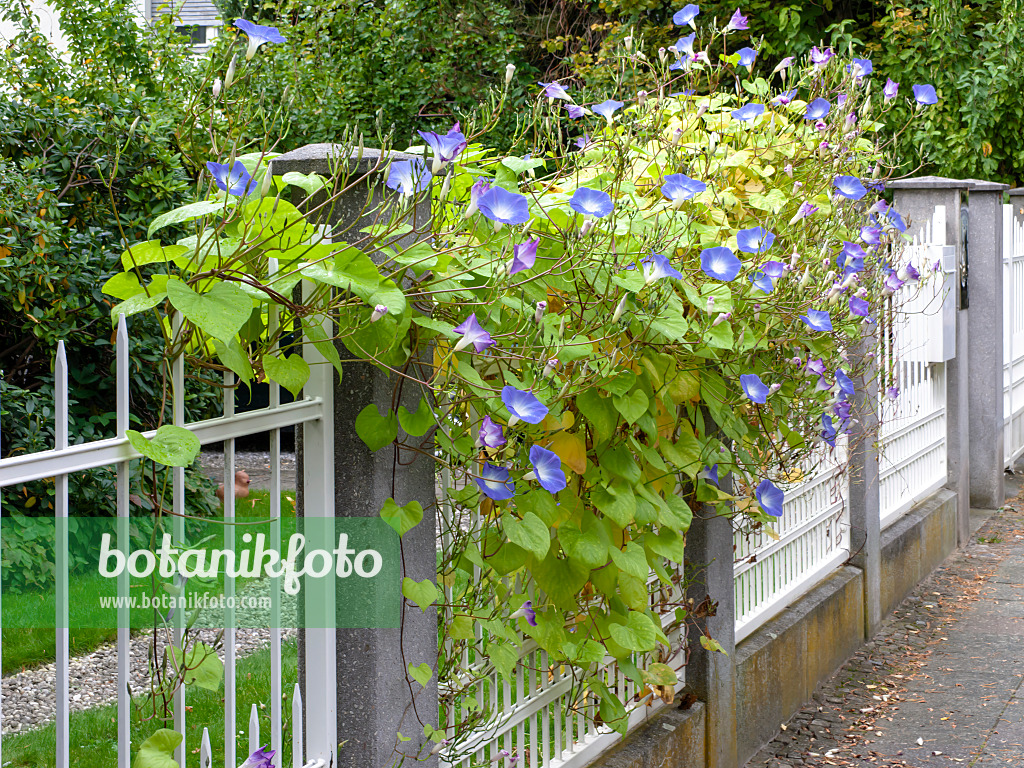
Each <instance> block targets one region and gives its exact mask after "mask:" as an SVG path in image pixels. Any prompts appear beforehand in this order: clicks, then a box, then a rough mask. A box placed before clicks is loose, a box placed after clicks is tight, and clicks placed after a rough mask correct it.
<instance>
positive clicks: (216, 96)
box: [213, 77, 222, 101]
mask: <svg viewBox="0 0 1024 768" xmlns="http://www.w3.org/2000/svg"><path fill="white" fill-rule="evenodd" d="M221 85H222V84H221V82H220V78H219V77H218V78H217V79H216V80H214V81H213V100H214V101H216V100H217V99H219V98H220V89H221Z"/></svg>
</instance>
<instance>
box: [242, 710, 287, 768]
mask: <svg viewBox="0 0 1024 768" xmlns="http://www.w3.org/2000/svg"><path fill="white" fill-rule="evenodd" d="M260 746H261V744H260V713H259V712H258V711H257V709H256V705H255V704H253V705H252V709H250V710H249V754H250V755H251V754H252V753H253V752H255V751H256V750H257V749H259V748H260ZM279 762H280V761H279Z"/></svg>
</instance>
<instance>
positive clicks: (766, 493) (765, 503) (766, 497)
mask: <svg viewBox="0 0 1024 768" xmlns="http://www.w3.org/2000/svg"><path fill="white" fill-rule="evenodd" d="M755 493H756V495H757V503H758V504H759V505H760V506H761V509H763V510H764V511H765V513H767V514H769V515H771V516H772V517H782V505H783V503H784V502H785V500H786V495H785V494H784V493H783V492H782V491H781V490H780V489H779V488H776V487H775V485H774V484H773V483H772V481H771V480H762V481H761V483H760V485H758V486H757V490H756V491H755Z"/></svg>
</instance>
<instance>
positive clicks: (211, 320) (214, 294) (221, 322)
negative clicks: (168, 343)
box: [167, 279, 252, 341]
mask: <svg viewBox="0 0 1024 768" xmlns="http://www.w3.org/2000/svg"><path fill="white" fill-rule="evenodd" d="M167 297H168V298H169V299H170V300H171V304H173V305H174V308H175V309H177V310H179V311H180V312H181V313H182V314H183V315H184V316H185V317H186V318H188V319H189V320H190V321H191V322H192V323H193V324H194V325H195V326H196V327H197V328H199V329H200V330H201V331H203V333H205V334H206V335H207V336H210V337H211V338H214V339H222V340H224V341H227V340H229V339H231V338H232V337H234V335H235V334H236V333H238V331H239V330H240V329H241V327H242V326H243V325H245V322H246V321H247V320H248V319H249V315H251V314H252V299H250V298H249V297H248V296H247V295H246V293H245V291H243V290H242V289H241V288H239V287H238V286H237V285H232V284H231V283H217V284H216V285H214V286H213V288H211V289H210V290H209V291H208V292H206V293H196V292H195V291H193V290H192V289H191V288H190V287H189V286H188V285H186V284H185V283H184V282H182V281H181V280H178V279H172V280H168V281H167Z"/></svg>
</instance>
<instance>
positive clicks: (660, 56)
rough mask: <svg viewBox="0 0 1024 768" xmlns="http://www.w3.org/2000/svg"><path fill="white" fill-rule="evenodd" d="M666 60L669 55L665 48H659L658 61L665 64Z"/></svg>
mask: <svg viewBox="0 0 1024 768" xmlns="http://www.w3.org/2000/svg"><path fill="white" fill-rule="evenodd" d="M666 58H668V55H667V53H666V51H665V49H664V48H659V49H658V59H659V61H661V63H662V64H664V63H665V59H666Z"/></svg>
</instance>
